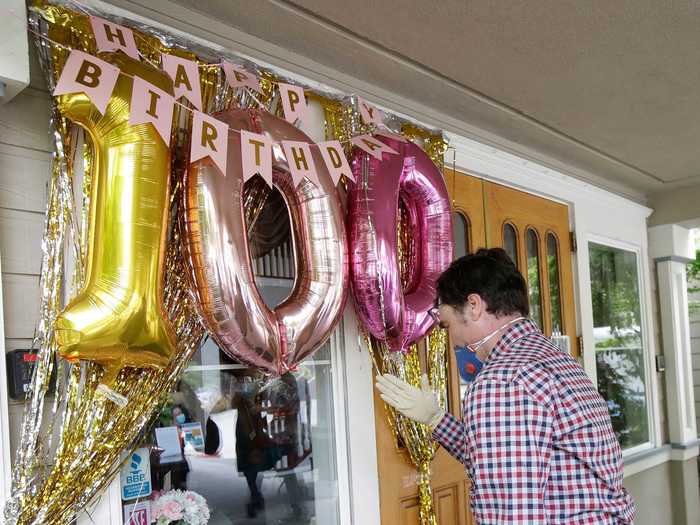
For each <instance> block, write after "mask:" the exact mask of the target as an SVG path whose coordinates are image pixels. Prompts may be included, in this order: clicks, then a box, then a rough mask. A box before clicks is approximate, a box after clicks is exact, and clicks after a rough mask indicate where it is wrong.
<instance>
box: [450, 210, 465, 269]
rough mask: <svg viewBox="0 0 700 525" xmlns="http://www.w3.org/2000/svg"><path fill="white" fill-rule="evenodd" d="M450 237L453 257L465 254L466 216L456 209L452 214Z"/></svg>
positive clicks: (456, 257)
mask: <svg viewBox="0 0 700 525" xmlns="http://www.w3.org/2000/svg"><path fill="white" fill-rule="evenodd" d="M452 239H453V240H454V243H455V245H454V258H455V259H458V258H460V257H463V256H464V255H467V252H468V250H469V223H468V222H467V218H466V217H465V216H464V215H463V214H461V213H460V212H458V211H456V212H454V213H453V214H452Z"/></svg>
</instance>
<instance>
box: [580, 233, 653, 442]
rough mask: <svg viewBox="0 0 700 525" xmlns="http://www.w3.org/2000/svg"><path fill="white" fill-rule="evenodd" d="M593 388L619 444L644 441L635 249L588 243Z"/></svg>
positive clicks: (644, 394) (646, 437)
mask: <svg viewBox="0 0 700 525" xmlns="http://www.w3.org/2000/svg"><path fill="white" fill-rule="evenodd" d="M588 251H589V264H590V271H591V298H592V300H593V337H594V339H595V356H596V369H597V372H598V391H599V392H600V394H601V395H602V396H603V397H604V398H605V400H606V401H607V403H608V410H609V411H610V419H611V420H612V426H613V429H614V430H615V434H616V435H617V439H618V440H619V441H620V446H621V447H622V448H623V449H624V448H630V447H633V446H635V445H640V444H643V443H646V442H648V441H649V417H648V405H647V390H646V374H645V367H644V352H645V348H644V345H645V342H644V340H643V338H642V328H641V311H640V307H639V305H640V303H641V301H640V296H639V278H638V273H637V254H635V253H634V252H631V251H627V250H622V249H619V248H613V247H610V246H603V245H601V244H595V243H591V244H589V250H588Z"/></svg>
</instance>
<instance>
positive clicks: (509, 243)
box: [503, 223, 518, 266]
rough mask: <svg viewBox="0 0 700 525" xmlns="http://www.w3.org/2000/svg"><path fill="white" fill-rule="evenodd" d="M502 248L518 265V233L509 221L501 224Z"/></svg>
mask: <svg viewBox="0 0 700 525" xmlns="http://www.w3.org/2000/svg"><path fill="white" fill-rule="evenodd" d="M503 249H504V250H505V251H506V253H507V254H508V256H509V257H510V258H511V259H512V260H513V263H514V264H515V265H516V266H518V234H517V233H516V231H515V227H514V226H513V225H512V224H510V223H505V224H504V225H503Z"/></svg>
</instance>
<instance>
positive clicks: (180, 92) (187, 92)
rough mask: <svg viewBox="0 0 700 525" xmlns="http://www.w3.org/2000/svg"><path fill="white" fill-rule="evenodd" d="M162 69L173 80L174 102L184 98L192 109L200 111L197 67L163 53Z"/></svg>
mask: <svg viewBox="0 0 700 525" xmlns="http://www.w3.org/2000/svg"><path fill="white" fill-rule="evenodd" d="M162 56H163V69H164V70H165V72H166V73H167V74H168V75H169V76H170V78H172V79H173V89H174V90H175V100H177V99H179V98H180V97H185V98H186V99H187V100H189V101H190V102H191V103H192V105H193V106H194V107H196V108H197V109H198V110H199V111H202V90H201V88H200V85H199V66H198V65H197V62H195V61H194V60H187V59H186V58H180V57H177V56H174V55H168V54H166V53H163V55H162Z"/></svg>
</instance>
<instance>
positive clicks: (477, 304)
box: [466, 293, 486, 322]
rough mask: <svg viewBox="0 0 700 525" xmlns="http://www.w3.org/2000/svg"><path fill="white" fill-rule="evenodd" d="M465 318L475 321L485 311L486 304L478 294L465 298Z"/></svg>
mask: <svg viewBox="0 0 700 525" xmlns="http://www.w3.org/2000/svg"><path fill="white" fill-rule="evenodd" d="M466 309H467V316H468V317H469V320H470V321H472V322H474V321H477V320H478V319H479V318H480V317H481V315H482V314H483V313H484V311H485V310H486V303H485V302H484V300H483V299H482V298H481V296H480V295H479V294H476V293H472V294H469V296H467V304H466Z"/></svg>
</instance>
